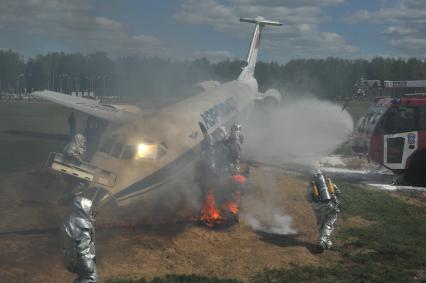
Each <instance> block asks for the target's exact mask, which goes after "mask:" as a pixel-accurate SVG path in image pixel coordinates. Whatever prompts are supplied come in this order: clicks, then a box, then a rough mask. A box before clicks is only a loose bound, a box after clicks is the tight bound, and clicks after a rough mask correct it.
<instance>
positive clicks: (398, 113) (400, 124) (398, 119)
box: [385, 106, 418, 134]
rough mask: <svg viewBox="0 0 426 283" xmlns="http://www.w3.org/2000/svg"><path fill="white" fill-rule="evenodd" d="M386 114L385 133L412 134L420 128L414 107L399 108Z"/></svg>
mask: <svg viewBox="0 0 426 283" xmlns="http://www.w3.org/2000/svg"><path fill="white" fill-rule="evenodd" d="M386 114H387V115H386V117H385V120H386V124H385V129H386V131H385V132H386V133H388V134H394V133H403V132H411V131H415V130H416V129H417V128H418V125H417V117H416V116H417V113H416V109H415V108H414V107H404V106H399V107H396V108H393V109H390V110H389V112H388V113H386Z"/></svg>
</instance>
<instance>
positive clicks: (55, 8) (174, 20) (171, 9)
mask: <svg viewBox="0 0 426 283" xmlns="http://www.w3.org/2000/svg"><path fill="white" fill-rule="evenodd" d="M259 15H260V16H263V17H265V18H266V19H269V20H274V21H280V22H282V23H283V26H281V27H266V28H265V30H264V32H263V34H262V43H261V50H260V54H259V57H260V60H262V61H266V62H270V61H276V62H279V63H285V62H288V61H289V60H291V59H297V58H326V57H330V56H333V57H340V58H350V59H353V58H365V59H369V58H372V57H374V56H385V57H403V58H407V57H418V58H424V57H426V37H425V31H426V1H425V0H19V1H18V0H1V1H0V49H12V50H15V51H18V52H19V53H21V54H23V55H24V56H25V57H26V58H28V57H32V56H35V55H37V54H46V53H48V52H56V51H64V52H83V53H91V52H96V51H105V52H107V53H108V54H109V55H110V56H111V57H113V58H115V57H121V56H127V55H138V56H144V57H145V56H148V57H152V56H158V57H165V58H170V59H172V60H186V59H195V58H202V57H206V58H208V59H209V60H211V61H219V60H224V59H227V58H230V59H243V58H244V57H245V56H246V53H247V49H248V46H249V42H250V38H251V34H252V32H253V28H254V26H253V25H252V24H248V23H240V22H239V18H241V17H252V18H254V17H256V16H259Z"/></svg>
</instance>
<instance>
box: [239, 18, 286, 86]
mask: <svg viewBox="0 0 426 283" xmlns="http://www.w3.org/2000/svg"><path fill="white" fill-rule="evenodd" d="M240 22H245V23H253V24H256V27H255V28H254V33H253V38H252V40H251V44H250V49H249V51H248V55H247V60H246V66H245V67H244V68H243V71H242V72H241V74H240V76H239V77H238V79H239V80H244V79H249V78H253V75H254V67H255V66H256V61H257V52H258V50H259V44H260V34H261V32H262V29H263V28H264V27H265V26H266V25H270V26H281V25H282V23H279V22H273V21H267V20H265V19H264V18H263V17H260V16H258V17H256V18H255V19H246V18H244V19H240Z"/></svg>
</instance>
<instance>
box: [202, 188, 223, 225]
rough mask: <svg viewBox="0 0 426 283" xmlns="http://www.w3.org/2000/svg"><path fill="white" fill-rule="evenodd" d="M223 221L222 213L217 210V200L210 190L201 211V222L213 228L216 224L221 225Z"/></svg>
mask: <svg viewBox="0 0 426 283" xmlns="http://www.w3.org/2000/svg"><path fill="white" fill-rule="evenodd" d="M222 220H223V218H222V216H221V215H220V211H219V210H218V209H217V206H216V200H215V198H214V196H213V192H212V190H209V192H208V194H207V199H206V201H205V203H204V206H203V208H202V209H201V221H203V222H204V223H205V224H206V225H207V226H209V227H213V226H214V225H215V224H217V223H220V222H221V221H222Z"/></svg>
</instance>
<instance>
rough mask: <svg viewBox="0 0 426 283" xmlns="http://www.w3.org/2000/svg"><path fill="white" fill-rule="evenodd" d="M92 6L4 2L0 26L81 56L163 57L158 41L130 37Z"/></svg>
mask: <svg viewBox="0 0 426 283" xmlns="http://www.w3.org/2000/svg"><path fill="white" fill-rule="evenodd" d="M92 3H93V2H91V1H85V0H73V1H67V0H20V1H16V0H2V1H0V26H2V27H3V29H4V30H8V31H13V32H16V33H22V34H31V35H36V36H38V37H40V38H45V39H48V40H49V41H54V42H57V43H60V44H63V45H66V46H69V47H70V49H72V50H76V51H82V52H92V51H98V50H102V51H106V52H108V53H110V54H111V55H113V56H121V55H130V54H137V55H157V54H162V53H164V48H163V47H162V46H161V42H160V40H159V39H157V38H155V37H153V36H149V35H136V36H135V35H132V34H130V33H129V31H128V29H127V27H126V25H125V24H123V23H121V22H118V21H116V20H113V19H110V18H106V17H101V16H98V15H96V11H95V8H94V7H93V6H92Z"/></svg>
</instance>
